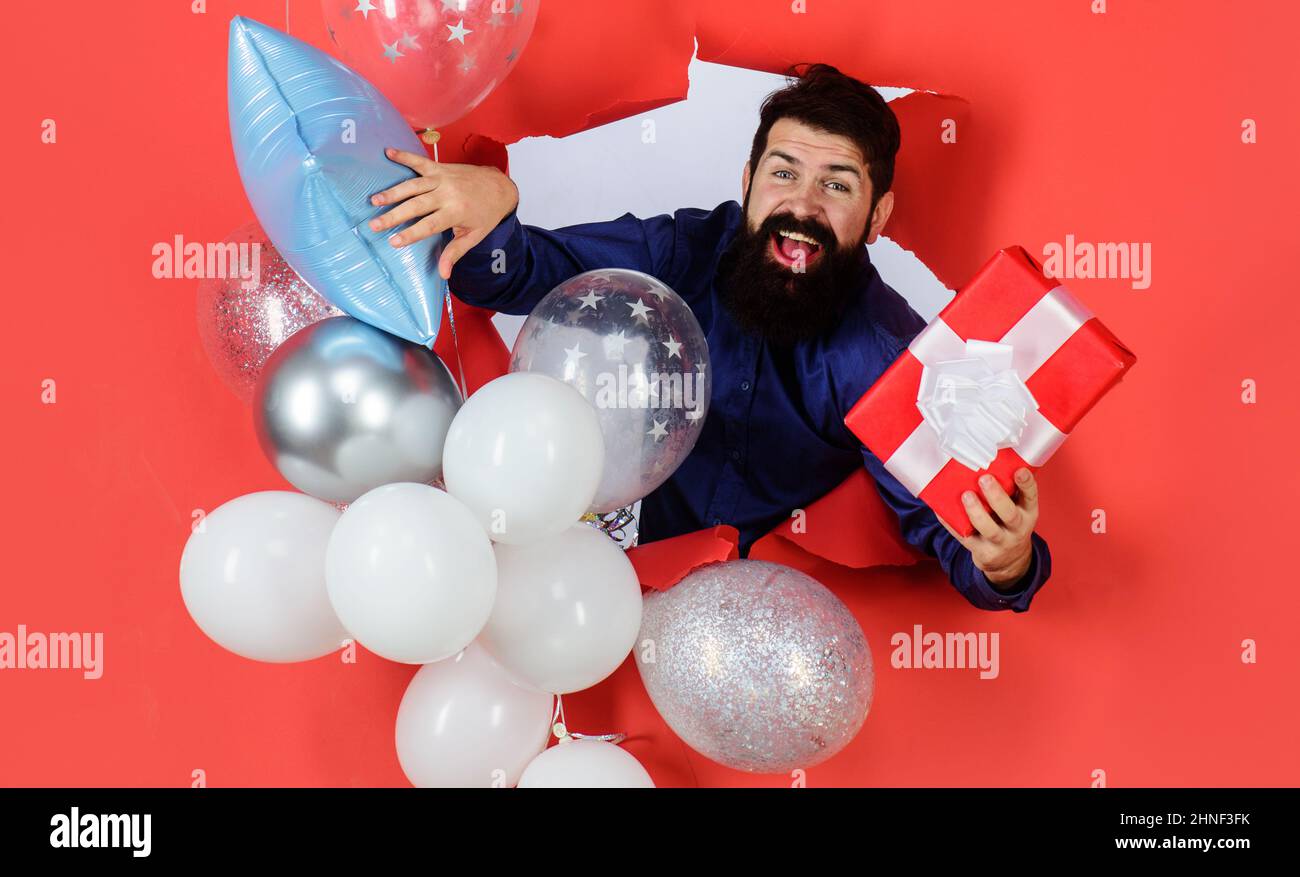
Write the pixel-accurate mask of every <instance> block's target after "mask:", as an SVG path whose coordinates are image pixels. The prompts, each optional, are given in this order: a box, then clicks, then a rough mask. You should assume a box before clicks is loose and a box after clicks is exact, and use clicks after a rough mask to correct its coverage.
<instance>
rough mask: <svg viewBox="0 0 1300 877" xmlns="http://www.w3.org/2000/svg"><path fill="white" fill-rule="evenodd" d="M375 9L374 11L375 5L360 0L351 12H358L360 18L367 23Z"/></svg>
mask: <svg viewBox="0 0 1300 877" xmlns="http://www.w3.org/2000/svg"><path fill="white" fill-rule="evenodd" d="M375 9H376V7H375V5H374V4H373V3H371V2H370V0H360V2H358V3H357V8H356V9H353V10H352V11H353V12H360V13H361V17H362V18H364V19H365V20H366V21H369V20H370V13H372V12H374V11H375Z"/></svg>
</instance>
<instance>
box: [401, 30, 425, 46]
mask: <svg viewBox="0 0 1300 877" xmlns="http://www.w3.org/2000/svg"><path fill="white" fill-rule="evenodd" d="M417 36H418V35H417V34H410V33H407V32H406V31H402V37H401V39H400V40H398V42H400V43H401V44H402V48H404V49H420V48H423V46H421V45H420V44H419V43H417V42H416V38H417Z"/></svg>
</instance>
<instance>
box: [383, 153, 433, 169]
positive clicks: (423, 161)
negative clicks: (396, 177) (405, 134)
mask: <svg viewBox="0 0 1300 877" xmlns="http://www.w3.org/2000/svg"><path fill="white" fill-rule="evenodd" d="M384 155H386V156H388V157H389V158H390V159H392V160H393V161H395V162H397V163H398V164H404V165H406V166H407V167H409V168H410V169H411V170H413V171H415V172H416V173H417V174H424V173H428V172H431V171H434V170H437V168H438V163H437V162H436V161H434V160H433V159H431V158H429V156H427V155H420V154H419V153H416V152H407V151H406V150H405V149H394V148H393V147H391V146H390V147H389V148H388V149H385V150H384Z"/></svg>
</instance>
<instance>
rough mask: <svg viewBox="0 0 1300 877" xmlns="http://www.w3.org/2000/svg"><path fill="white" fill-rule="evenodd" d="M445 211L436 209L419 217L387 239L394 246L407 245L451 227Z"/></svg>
mask: <svg viewBox="0 0 1300 877" xmlns="http://www.w3.org/2000/svg"><path fill="white" fill-rule="evenodd" d="M446 212H447V211H445V210H438V211H436V212H435V213H431V214H429V215H428V216H426V217H424V219H421V220H420V221H419V222H417V223H416V224H415V225H413V226H411V227H410V228H407V229H403V230H402V231H400V232H398V233H397V234H395V235H393V236H392V237H390V238H389V239H388V242H389V243H390V244H392V245H393V246H395V247H409V246H410V245H411V244H413V243H415V242H416V241H422V240H424V239H425V238H431V237H433V236H434V235H436V234H441V233H442V232H444V231H446V230H447V229H449V228H451V220H449V219H447V218H446V217H445V214H446Z"/></svg>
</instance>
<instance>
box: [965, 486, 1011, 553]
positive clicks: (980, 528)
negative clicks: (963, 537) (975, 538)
mask: <svg viewBox="0 0 1300 877" xmlns="http://www.w3.org/2000/svg"><path fill="white" fill-rule="evenodd" d="M961 501H962V505H964V506H965V507H966V514H967V516H969V517H970V522H971V525H972V526H974V527H975V530H976V532H978V533H979V534H980V535H981V536H983V537H984V538H985V539H988V540H989V541H990V542H1001V541H1002V528H1001V527H1000V526H999V525H998V522H997V521H995V520H993V519H992V518H991V517H989V513H988V512H987V511H985V509H984V506H983V505H982V504H981V503H980V501H979V497H977V496H976V495H975V491H973V490H968V491H966V492H965V493H963V494H962V495H961Z"/></svg>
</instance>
